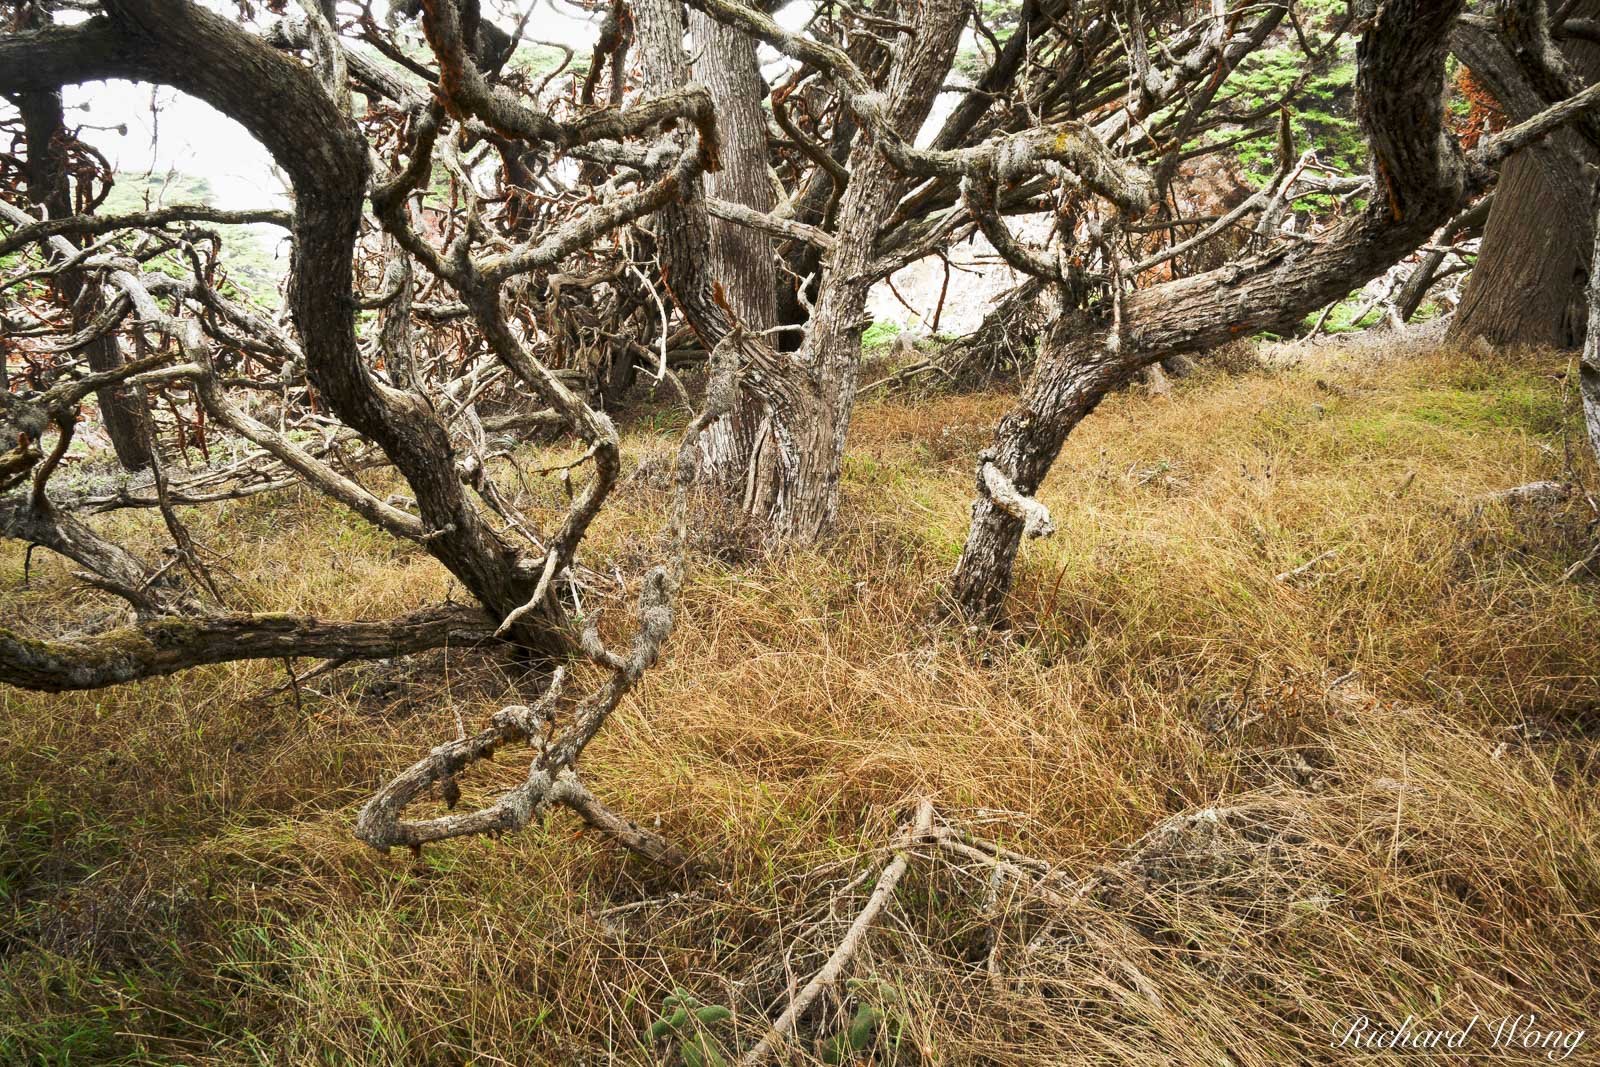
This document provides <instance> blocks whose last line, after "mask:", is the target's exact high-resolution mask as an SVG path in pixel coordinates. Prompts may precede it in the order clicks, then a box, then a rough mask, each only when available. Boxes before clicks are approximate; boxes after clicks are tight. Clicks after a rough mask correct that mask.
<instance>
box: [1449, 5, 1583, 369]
mask: <svg viewBox="0 0 1600 1067" xmlns="http://www.w3.org/2000/svg"><path fill="white" fill-rule="evenodd" d="M1570 14H1571V17H1574V18H1590V19H1592V18H1595V17H1596V16H1600V0H1581V2H1580V3H1578V4H1577V5H1576V7H1575V8H1574V9H1573V11H1572V12H1571V13H1570ZM1561 51H1562V52H1563V53H1564V55H1565V57H1566V59H1567V61H1568V62H1569V63H1570V64H1571V65H1572V67H1573V68H1574V70H1575V71H1576V72H1578V73H1579V74H1581V75H1582V77H1583V80H1584V81H1585V82H1586V83H1587V82H1592V81H1594V80H1595V79H1596V78H1600V44H1595V43H1592V42H1588V41H1580V40H1572V39H1569V40H1567V41H1565V42H1564V43H1563V47H1562V49H1561ZM1464 59H1465V61H1466V62H1467V64H1468V66H1469V67H1472V69H1473V70H1474V73H1477V68H1476V67H1473V66H1472V64H1473V57H1471V56H1464ZM1486 84H1488V85H1489V86H1490V87H1491V90H1495V89H1497V88H1499V87H1498V86H1496V85H1495V84H1494V82H1493V80H1492V79H1486ZM1502 91H1504V90H1502ZM1499 103H1500V105H1501V107H1502V108H1503V109H1504V110H1505V111H1506V113H1507V115H1508V117H1509V118H1510V119H1511V120H1512V121H1513V122H1521V121H1523V120H1525V119H1526V118H1528V117H1529V115H1530V114H1531V111H1530V110H1529V109H1528V107H1527V104H1526V103H1525V102H1521V101H1519V100H1518V99H1516V97H1515V96H1514V95H1513V94H1511V93H1509V92H1506V93H1505V95H1504V96H1501V97H1500V99H1499ZM1597 158H1600V157H1597V155H1596V153H1595V151H1594V149H1593V147H1592V146H1589V145H1587V144H1586V142H1585V139H1584V138H1583V136H1582V135H1581V134H1579V133H1578V132H1577V131H1576V130H1558V131H1557V132H1555V133H1554V134H1552V135H1551V136H1550V143H1549V144H1548V145H1540V146H1537V147H1535V148H1529V149H1524V150H1522V151H1520V152H1518V153H1516V154H1515V155H1513V156H1512V157H1511V158H1510V159H1508V160H1506V162H1505V164H1504V165H1503V166H1502V167H1501V170H1500V180H1499V183H1498V184H1497V186H1496V191H1495V199H1494V206H1493V208H1492V209H1491V210H1490V212H1489V221H1488V224H1487V225H1486V226H1485V228H1484V233H1483V243H1482V245H1481V246H1480V251H1479V254H1478V261H1477V263H1476V265H1475V266H1474V267H1473V270H1472V273H1471V274H1470V275H1468V277H1467V283H1466V287H1465V289H1464V290H1463V292H1462V295H1461V306H1460V308H1458V309H1457V311H1456V315H1455V319H1454V320H1453V321H1452V323H1451V325H1450V331H1449V337H1450V339H1451V340H1452V341H1456V342H1460V343H1465V342H1469V341H1472V340H1474V339H1475V338H1479V337H1481V338H1483V339H1484V340H1486V341H1488V342H1490V343H1491V344H1495V345H1512V344H1518V345H1536V346H1542V347H1552V348H1574V347H1576V346H1578V345H1581V344H1582V343H1583V338H1584V333H1585V324H1586V322H1587V319H1588V313H1587V305H1586V300H1585V294H1584V284H1585V281H1586V279H1587V278H1588V272H1589V262H1590V251H1591V249H1590V241H1591V235H1590V233H1589V226H1590V224H1591V223H1592V221H1593V211H1592V210H1591V209H1590V199H1591V197H1590V196H1589V182H1587V181H1586V180H1585V179H1584V177H1583V165H1584V161H1586V160H1588V161H1594V160H1596V159H1597Z"/></svg>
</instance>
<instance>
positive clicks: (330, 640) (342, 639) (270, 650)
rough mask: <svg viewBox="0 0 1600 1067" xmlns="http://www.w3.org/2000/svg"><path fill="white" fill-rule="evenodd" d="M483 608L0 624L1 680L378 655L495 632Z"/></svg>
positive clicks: (107, 681)
mask: <svg viewBox="0 0 1600 1067" xmlns="http://www.w3.org/2000/svg"><path fill="white" fill-rule="evenodd" d="M493 634H494V624H493V623H492V622H490V621H489V619H488V617H487V616H485V615H484V614H483V613H482V612H481V611H476V610H473V609H471V608H464V607H460V606H456V605H450V606H445V607H435V608H427V609H424V610H422V611H418V612H415V613H413V614H411V615H404V616H401V617H400V618H398V619H392V620H390V621H388V622H363V621H353V622H336V621H328V620H325V619H314V618H309V617H306V616H302V615H216V616H210V617H207V618H201V619H175V618H167V619H154V620H151V621H148V622H143V623H140V624H139V625H137V626H128V627H124V628H122V629H120V630H111V631H108V632H106V633H100V634H94V635H92V636H89V637H80V638H72V639H59V640H37V639H34V638H28V637H23V636H21V635H19V634H16V633H13V632H11V631H10V630H4V629H0V682H4V683H6V684H7V685H15V686H20V687H21V688H23V689H36V690H42V691H44V692H47V693H63V692H67V691H69V690H75V689H101V688H104V687H105V686H108V685H119V684H122V683H125V682H137V681H142V680H143V679H146V678H155V677H159V676H161V675H165V674H176V673H177V672H178V671H182V670H188V669H189V668H190V667H200V666H204V665H206V664H211V663H231V662H233V661H235V660H243V659H283V658H284V657H286V656H318V657H345V658H348V659H381V658H386V657H391V656H404V655H409V654H411V653H414V652H421V651H424V650H426V649H430V648H440V647H442V646H444V645H470V644H474V643H476V642H479V641H483V640H486V639H488V638H489V637H491V636H493Z"/></svg>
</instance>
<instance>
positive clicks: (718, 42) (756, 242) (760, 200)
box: [689, 11, 778, 508]
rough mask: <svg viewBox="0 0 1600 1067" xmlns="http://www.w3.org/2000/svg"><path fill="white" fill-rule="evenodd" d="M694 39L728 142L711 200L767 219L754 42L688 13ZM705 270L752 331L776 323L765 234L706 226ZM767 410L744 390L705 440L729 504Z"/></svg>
mask: <svg viewBox="0 0 1600 1067" xmlns="http://www.w3.org/2000/svg"><path fill="white" fill-rule="evenodd" d="M689 32H690V34H691V36H692V37H693V40H694V54H695V69H694V76H695V79H696V80H697V81H699V82H700V83H701V84H703V85H704V86H705V87H706V88H707V89H708V90H709V91H710V93H711V100H712V103H713V104H714V105H715V106H716V111H717V132H718V133H719V134H720V135H721V139H722V168H721V169H720V170H717V171H713V172H712V173H710V174H707V175H705V176H704V178H703V179H702V181H704V183H705V190H706V192H707V193H709V194H710V195H712V196H715V197H717V198H719V199H722V200H727V201H730V202H732V203H735V204H741V205H743V206H745V207H748V208H753V209H755V210H756V211H760V212H763V213H766V212H769V211H771V210H772V206H773V193H772V183H771V181H769V180H768V177H767V165H768V164H767V119H766V113H765V111H764V110H763V109H762V106H761V101H762V98H763V97H764V96H765V95H766V85H765V83H764V82H763V81H762V79H761V71H760V67H759V66H758V65H757V62H756V49H755V42H754V41H753V40H752V39H751V38H750V37H749V36H747V35H746V34H743V33H740V32H739V31H737V30H734V29H731V28H729V27H727V26H724V25H723V24H722V23H720V22H718V21H716V20H715V19H713V18H709V17H707V16H706V15H704V14H702V13H701V12H699V11H691V12H690V13H689ZM708 224H709V228H710V247H709V250H708V251H709V254H708V256H707V261H708V262H707V266H708V268H709V270H710V272H711V278H712V280H713V281H714V282H715V283H716V284H719V285H721V286H722V292H723V296H724V297H725V298H726V300H727V301H728V306H729V307H731V308H732V309H733V313H734V314H735V315H736V316H737V317H738V319H739V322H740V324H741V325H743V326H744V327H745V328H746V329H748V330H753V331H761V330H769V329H771V328H772V327H773V326H776V325H777V324H778V297H777V291H778V272H777V267H776V265H775V263H774V261H773V256H772V243H771V240H770V239H769V238H768V237H767V236H766V234H763V233H761V232H760V231H758V230H754V229H751V228H749V227H746V226H739V225H736V224H734V223H730V222H726V221H723V220H721V219H708ZM765 417H766V405H765V404H763V403H762V401H761V398H760V397H759V396H756V395H755V394H753V393H751V392H749V391H748V390H745V391H742V392H741V393H740V396H739V400H738V403H737V404H736V405H735V407H734V410H733V411H732V413H730V414H728V415H725V416H723V417H722V418H719V419H718V420H717V421H716V422H714V423H712V424H711V425H710V426H709V427H707V428H706V431H705V433H703V434H701V436H700V456H699V462H700V477H701V479H702V480H704V481H706V482H708V483H709V484H712V485H715V486H717V487H718V488H719V489H720V490H721V492H722V493H723V495H724V497H725V498H727V499H728V500H729V501H730V502H733V503H737V504H741V505H742V506H744V507H747V508H748V507H749V505H750V503H751V502H750V501H749V500H748V499H747V497H746V489H747V486H748V485H750V484H751V478H750V473H751V464H752V462H753V461H754V459H755V454H756V453H757V451H758V450H759V449H760V445H758V442H757V438H758V435H759V436H762V437H764V436H766V430H765V429H764V427H763V422H764V420H765Z"/></svg>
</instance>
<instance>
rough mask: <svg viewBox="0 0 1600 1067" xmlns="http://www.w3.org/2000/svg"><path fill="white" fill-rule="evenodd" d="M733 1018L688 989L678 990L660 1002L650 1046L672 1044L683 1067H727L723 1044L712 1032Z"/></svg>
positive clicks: (652, 1026)
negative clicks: (663, 1042) (664, 1042)
mask: <svg viewBox="0 0 1600 1067" xmlns="http://www.w3.org/2000/svg"><path fill="white" fill-rule="evenodd" d="M731 1018H733V1012H731V1011H729V1010H728V1009H727V1008H724V1007H723V1006H722V1005H721V1004H706V1003H703V1002H702V1001H701V1000H700V998H699V997H696V996H695V995H694V994H693V993H690V992H689V991H688V990H687V989H683V988H678V989H674V990H673V991H672V992H670V993H668V994H667V995H666V996H664V997H662V998H661V1017H660V1018H658V1019H656V1020H655V1021H654V1022H652V1023H651V1024H650V1028H649V1030H648V1031H647V1032H646V1033H647V1037H648V1039H649V1041H650V1043H651V1044H655V1043H658V1042H661V1041H667V1040H673V1041H675V1042H676V1043H677V1046H678V1057H679V1058H680V1059H681V1060H682V1062H683V1067H727V1063H728V1060H727V1057H725V1056H724V1055H723V1054H722V1043H721V1042H720V1041H718V1040H717V1038H716V1037H715V1035H713V1034H712V1033H711V1031H710V1028H711V1027H713V1026H716V1025H717V1024H718V1023H725V1022H727V1021H728V1020H729V1019H731Z"/></svg>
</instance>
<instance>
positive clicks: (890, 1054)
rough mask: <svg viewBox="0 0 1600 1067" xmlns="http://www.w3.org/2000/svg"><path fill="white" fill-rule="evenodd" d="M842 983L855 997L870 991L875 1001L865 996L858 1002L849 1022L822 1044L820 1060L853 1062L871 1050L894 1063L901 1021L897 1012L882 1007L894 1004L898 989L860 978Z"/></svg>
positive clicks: (903, 1026) (884, 1059)
mask: <svg viewBox="0 0 1600 1067" xmlns="http://www.w3.org/2000/svg"><path fill="white" fill-rule="evenodd" d="M846 984H847V986H848V987H849V989H850V991H851V992H852V994H854V995H855V996H857V997H862V996H865V995H867V994H871V995H872V996H873V998H874V1000H876V1001H878V1003H873V1002H872V1001H868V1000H865V999H863V1000H862V1001H861V1003H860V1004H859V1006H858V1007H857V1008H856V1012H855V1015H853V1016H851V1019H850V1025H849V1026H847V1027H845V1028H844V1029H843V1030H842V1031H840V1032H839V1033H837V1034H834V1035H833V1036H832V1037H831V1038H829V1039H828V1041H827V1042H826V1043H825V1044H824V1045H823V1048H822V1062H824V1063H827V1064H848V1063H855V1062H857V1061H858V1060H859V1059H861V1058H862V1057H863V1055H864V1054H866V1053H870V1052H873V1051H874V1050H877V1051H878V1052H879V1053H880V1057H879V1058H880V1059H882V1060H883V1061H884V1062H889V1063H892V1062H894V1061H895V1058H896V1053H897V1052H898V1051H899V1048H900V1040H901V1036H902V1032H903V1031H904V1028H905V1023H904V1021H903V1020H902V1019H901V1018H900V1016H899V1014H898V1013H896V1012H894V1011H892V1010H887V1011H886V1010H885V1006H886V1005H893V1004H895V1003H897V1002H898V1001H899V998H900V991H899V990H898V989H896V988H894V987H893V986H891V985H888V984H886V983H883V982H872V981H866V980H862V979H851V980H850V981H849V982H848V983H846Z"/></svg>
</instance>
